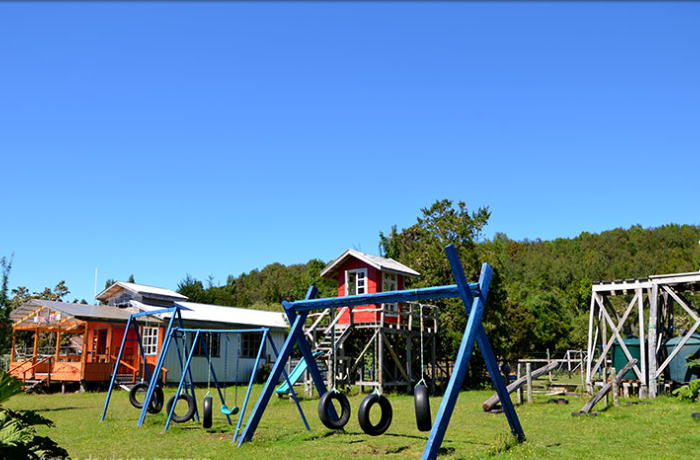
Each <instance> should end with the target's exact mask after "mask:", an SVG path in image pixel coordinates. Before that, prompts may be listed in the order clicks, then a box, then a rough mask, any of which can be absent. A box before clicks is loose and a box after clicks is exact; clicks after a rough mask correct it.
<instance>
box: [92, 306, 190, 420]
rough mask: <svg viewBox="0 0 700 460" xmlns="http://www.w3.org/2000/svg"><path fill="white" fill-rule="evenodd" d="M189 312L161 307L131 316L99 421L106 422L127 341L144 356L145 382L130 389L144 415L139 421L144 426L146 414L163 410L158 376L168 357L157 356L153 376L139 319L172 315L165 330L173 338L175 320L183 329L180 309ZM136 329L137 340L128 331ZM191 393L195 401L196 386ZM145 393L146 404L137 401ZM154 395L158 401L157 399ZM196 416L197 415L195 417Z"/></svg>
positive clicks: (132, 397) (178, 307) (131, 397)
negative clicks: (132, 343) (131, 328)
mask: <svg viewBox="0 0 700 460" xmlns="http://www.w3.org/2000/svg"><path fill="white" fill-rule="evenodd" d="M182 309H185V310H189V309H188V308H185V307H182V306H179V305H176V306H174V307H171V308H159V309H156V310H150V311H145V312H141V313H133V314H131V315H129V319H128V320H127V322H126V327H125V328H124V337H123V338H122V343H121V347H120V348H119V354H118V355H117V359H116V361H115V363H114V368H113V369H112V374H111V377H110V381H109V389H108V391H107V397H106V398H105V406H104V410H103V411H102V416H101V417H100V422H102V421H104V419H105V415H106V414H107V409H108V408H109V401H110V399H111V397H112V390H113V389H114V387H115V382H116V378H117V371H118V369H119V366H120V365H121V364H122V356H123V353H124V349H125V345H126V342H128V341H136V342H137V343H138V346H139V350H140V352H141V357H142V359H143V375H142V377H144V376H145V379H144V378H142V380H141V382H140V383H139V384H138V385H135V386H133V387H132V388H131V391H130V392H129V401H130V402H131V404H132V405H133V406H134V407H136V408H141V416H140V418H139V426H141V424H142V423H143V419H144V418H145V417H146V413H147V412H150V413H158V412H160V411H161V409H162V408H163V389H162V388H161V387H160V386H159V385H158V376H159V375H160V373H161V371H162V368H163V364H162V358H163V357H164V356H165V355H164V354H163V353H161V355H160V356H159V357H158V363H159V365H156V368H155V369H154V370H153V373H152V374H151V372H150V370H149V368H148V365H147V363H146V359H145V356H146V353H145V350H144V346H143V340H141V333H140V331H139V325H138V318H141V317H146V318H148V317H149V316H153V315H159V314H167V313H170V321H169V322H168V328H167V330H166V334H167V336H168V337H169V338H170V337H171V334H170V333H171V331H172V330H173V324H174V322H175V320H176V319H177V321H178V324H179V325H180V327H182V315H181V310H182ZM130 327H133V330H134V332H135V335H136V338H135V339H129V338H128V337H129V328H130ZM176 345H177V346H178V350H179V347H180V344H179V343H178V342H177V341H176ZM182 346H183V347H185V351H186V347H187V343H186V342H183V343H182ZM179 357H180V354H179V352H178V358H179ZM180 370H181V371H182V372H183V374H184V368H183V362H182V360H180ZM190 380H191V375H190ZM189 389H190V390H191V393H192V398H194V386H191V387H189ZM144 390H145V391H146V396H145V397H144V400H143V403H140V402H138V400H137V397H136V395H137V394H138V393H139V392H142V391H144ZM154 395H155V399H154ZM194 415H195V416H196V412H195V414H194Z"/></svg>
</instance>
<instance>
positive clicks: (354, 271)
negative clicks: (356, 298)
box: [345, 268, 367, 296]
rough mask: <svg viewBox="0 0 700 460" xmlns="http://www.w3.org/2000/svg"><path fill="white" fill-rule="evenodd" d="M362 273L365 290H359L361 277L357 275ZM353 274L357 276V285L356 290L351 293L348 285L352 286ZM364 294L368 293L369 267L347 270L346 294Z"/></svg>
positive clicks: (355, 284)
mask: <svg viewBox="0 0 700 460" xmlns="http://www.w3.org/2000/svg"><path fill="white" fill-rule="evenodd" d="M360 273H361V274H362V277H361V279H362V281H363V286H362V288H363V289H364V292H358V291H359V290H360V286H359V284H360V283H359V282H358V281H359V279H360V277H358V276H357V275H358V274H360ZM353 275H354V277H355V283H354V284H353V285H354V286H355V289H354V291H355V292H351V293H350V292H348V287H349V286H350V278H351V277H352V276H353ZM363 294H367V269H366V268H356V269H353V270H346V271H345V295H346V296H348V295H363Z"/></svg>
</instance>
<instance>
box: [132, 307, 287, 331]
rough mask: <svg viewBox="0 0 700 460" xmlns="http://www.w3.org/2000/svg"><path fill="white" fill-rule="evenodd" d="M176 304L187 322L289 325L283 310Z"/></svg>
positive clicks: (267, 325) (273, 326)
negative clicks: (180, 308)
mask: <svg viewBox="0 0 700 460" xmlns="http://www.w3.org/2000/svg"><path fill="white" fill-rule="evenodd" d="M131 305H133V306H135V307H137V308H138V309H139V310H142V311H149V310H157V309H159V308H161V307H157V306H153V305H145V304H143V303H141V302H138V301H135V300H132V301H131ZM175 305H176V306H180V307H183V308H182V310H180V314H181V315H182V320H183V321H185V322H191V321H197V322H206V323H221V324H227V325H238V326H246V327H247V326H254V327H269V328H272V329H287V328H288V327H289V324H288V323H287V319H286V317H285V315H284V313H282V312H279V313H278V312H274V311H264V310H253V309H250V308H238V307H226V306H221V305H209V304H203V303H194V302H175ZM158 316H159V317H161V318H169V317H170V313H165V314H162V315H158Z"/></svg>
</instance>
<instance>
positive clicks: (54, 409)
mask: <svg viewBox="0 0 700 460" xmlns="http://www.w3.org/2000/svg"><path fill="white" fill-rule="evenodd" d="M76 409H85V408H84V407H73V406H66V407H52V408H49V409H34V410H36V411H37V412H58V411H63V410H76Z"/></svg>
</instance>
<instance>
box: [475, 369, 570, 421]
mask: <svg viewBox="0 0 700 460" xmlns="http://www.w3.org/2000/svg"><path fill="white" fill-rule="evenodd" d="M558 365H559V361H552V362H551V363H549V364H547V365H546V366H542V367H540V368H539V369H537V370H535V371H533V372H532V378H533V379H536V378H537V377H540V376H542V375H544V374H546V373H547V372H549V371H551V370H554V368H556V367H557V366H558ZM526 382H527V375H524V376H522V377H520V378H519V379H518V380H516V381H514V382H513V383H511V384H510V385H508V386H507V387H506V390H507V391H508V394H511V393H512V392H514V391H516V390H517V389H518V388H521V387H523V386H525V383H526ZM500 401H501V399H500V398H499V397H498V393H496V394H495V395H493V396H491V397H490V398H489V399H487V400H486V401H485V402H484V404H482V407H483V408H484V411H485V412H488V411H490V410H493V408H494V407H496V404H498V403H499V402H500Z"/></svg>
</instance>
